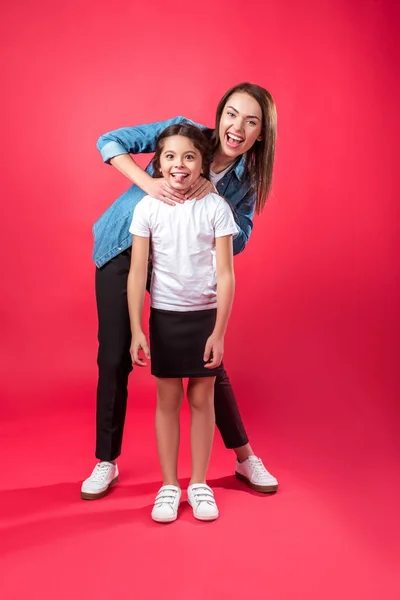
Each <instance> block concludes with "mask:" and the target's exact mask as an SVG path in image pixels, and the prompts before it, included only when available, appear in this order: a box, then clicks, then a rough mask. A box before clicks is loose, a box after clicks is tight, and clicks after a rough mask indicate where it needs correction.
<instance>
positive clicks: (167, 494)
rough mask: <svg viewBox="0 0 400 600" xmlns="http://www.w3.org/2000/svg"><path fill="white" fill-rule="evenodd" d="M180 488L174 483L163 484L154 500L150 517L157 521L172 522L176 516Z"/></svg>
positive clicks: (179, 499)
mask: <svg viewBox="0 0 400 600" xmlns="http://www.w3.org/2000/svg"><path fill="white" fill-rule="evenodd" d="M180 501H181V490H180V488H178V487H177V486H176V485H163V486H162V487H161V488H160V489H159V490H158V494H157V496H156V499H155V500H154V506H153V510H152V511H151V518H152V519H153V521H157V523H172V521H176V519H177V517H178V507H179V503H180Z"/></svg>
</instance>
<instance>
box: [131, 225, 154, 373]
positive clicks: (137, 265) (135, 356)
mask: <svg viewBox="0 0 400 600" xmlns="http://www.w3.org/2000/svg"><path fill="white" fill-rule="evenodd" d="M149 245H150V238H148V237H140V236H137V235H134V236H133V243H132V256H131V266H130V270H129V275H128V286H127V287H128V308H129V318H130V323H131V332H132V343H131V350H130V351H131V357H132V361H133V363H134V364H136V365H139V366H140V367H144V366H146V365H147V363H146V362H145V361H144V360H142V359H141V358H140V357H139V351H140V350H143V352H144V355H145V357H146V358H150V351H149V346H148V343H147V340H146V336H145V335H144V333H143V330H142V314H143V303H144V294H145V291H146V281H147V265H148V258H149Z"/></svg>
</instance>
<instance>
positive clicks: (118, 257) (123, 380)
mask: <svg viewBox="0 0 400 600" xmlns="http://www.w3.org/2000/svg"><path fill="white" fill-rule="evenodd" d="M182 123H190V121H189V120H188V119H185V118H184V117H176V118H175V119H171V120H169V121H164V122H159V123H152V124H149V125H142V126H138V127H128V128H123V129H118V130H117V131H114V132H111V133H108V134H106V135H104V136H101V137H100V139H99V141H98V144H97V145H98V148H99V150H100V152H101V154H102V157H103V160H104V161H105V162H110V163H111V164H112V165H113V166H114V167H116V168H117V169H118V170H119V171H121V172H122V173H123V174H124V175H125V176H126V177H128V178H129V179H130V180H131V181H133V182H134V183H135V184H136V185H133V186H132V187H131V188H129V189H128V190H127V191H126V192H125V193H124V194H122V196H120V197H119V198H118V199H117V200H116V201H115V202H114V204H112V205H111V206H110V208H109V209H108V210H107V211H106V212H105V213H104V214H103V215H102V216H101V217H100V219H99V220H98V221H97V222H96V223H95V225H94V227H93V233H94V240H95V243H94V251H93V258H94V261H95V263H96V266H97V269H96V300H97V309H98V318H99V352H98V367H99V379H98V387H97V413H96V457H97V459H99V462H98V463H97V464H96V466H95V468H94V470H93V472H92V474H91V475H90V477H88V479H86V480H85V481H84V482H83V484H82V488H81V496H82V498H85V499H90V500H93V499H97V498H101V497H102V496H104V495H105V494H107V493H108V491H109V489H110V487H111V485H113V484H114V483H116V481H117V479H118V466H117V464H116V459H117V458H118V456H119V455H120V453H121V445H122V435H123V429H124V422H125V413H126V401H127V396H128V376H129V373H130V371H131V370H132V361H131V357H130V354H129V347H130V342H131V332H130V326H129V314H128V306H127V300H126V283H127V277H128V272H129V265H130V253H131V249H130V246H131V243H132V236H131V234H130V232H129V226H130V224H131V221H132V213H133V211H134V209H135V207H136V206H137V205H138V203H139V202H140V201H141V200H142V198H143V197H144V196H145V195H146V194H148V195H149V196H151V197H152V198H157V199H159V200H161V201H163V202H164V203H168V204H176V206H175V208H173V210H177V209H179V208H180V206H179V203H181V202H183V201H184V200H185V197H186V198H188V199H189V200H191V199H193V198H194V197H196V198H197V199H201V198H203V197H204V196H205V194H206V193H209V192H212V191H215V189H214V187H213V186H214V185H215V186H216V188H217V190H218V192H219V193H221V194H222V195H223V196H224V197H225V198H226V199H227V200H228V201H229V202H230V204H231V206H232V207H233V209H234V211H235V215H236V222H237V225H238V228H239V233H238V235H237V236H236V237H235V239H234V242H233V253H234V254H238V253H239V252H242V251H243V250H244V248H245V247H246V244H247V242H248V240H249V237H250V234H251V230H252V227H253V216H254V212H255V211H256V212H261V210H262V208H263V206H264V204H265V201H266V199H267V196H268V193H269V191H270V187H271V181H272V171H273V164H274V155H275V139H276V109H275V104H274V101H273V99H272V97H271V95H270V94H269V93H268V92H267V91H266V90H265V89H263V88H261V87H260V86H258V85H254V84H250V83H242V84H239V85H237V86H235V87H233V88H231V89H230V90H228V91H227V92H226V94H224V96H223V98H222V99H221V101H220V102H219V104H218V106H217V112H216V124H215V130H210V129H206V128H204V133H205V135H207V137H209V138H210V140H211V143H212V147H213V156H212V163H211V171H210V179H211V182H212V183H211V182H210V181H208V180H207V179H206V178H204V177H202V176H200V177H199V179H198V180H197V181H196V182H193V184H192V185H191V186H190V189H189V190H188V191H186V193H185V194H183V193H182V192H181V191H179V190H178V189H175V188H173V187H172V186H171V185H170V184H169V182H168V181H166V180H165V179H164V178H158V179H154V178H153V177H151V173H152V168H151V165H150V166H149V167H148V169H147V170H146V171H143V170H142V169H141V168H140V167H139V166H138V165H137V164H136V163H135V162H134V160H133V159H132V158H131V156H130V154H140V153H144V152H154V150H155V143H156V140H157V137H158V136H159V135H160V133H161V132H162V131H163V130H164V129H165V128H166V127H167V126H169V125H172V124H182ZM149 173H150V174H149ZM214 404H215V419H216V425H217V427H218V428H219V430H220V433H221V435H222V438H223V441H224V443H225V446H226V447H227V448H233V449H234V451H235V453H236V456H237V461H236V467H235V473H236V476H237V477H238V478H240V479H242V480H243V481H244V482H245V483H247V484H248V485H249V486H250V487H252V488H253V489H255V490H258V491H260V492H275V491H276V490H277V488H278V482H277V480H276V479H275V477H273V476H272V475H271V474H270V473H269V472H268V471H267V469H266V468H265V467H264V465H263V463H262V461H261V460H260V459H259V458H258V457H256V456H255V455H254V453H253V450H252V448H251V446H250V444H249V440H248V437H247V434H246V431H245V428H244V425H243V423H242V420H241V417H240V413H239V409H238V406H237V403H236V398H235V395H234V393H233V390H232V386H231V384H230V381H229V378H228V376H227V374H226V371H225V370H223V369H222V370H221V372H220V373H218V374H217V375H216V382H215V393H214Z"/></svg>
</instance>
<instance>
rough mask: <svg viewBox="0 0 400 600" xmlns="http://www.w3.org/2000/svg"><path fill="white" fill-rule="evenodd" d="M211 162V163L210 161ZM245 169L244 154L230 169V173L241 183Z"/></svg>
mask: <svg viewBox="0 0 400 600" xmlns="http://www.w3.org/2000/svg"><path fill="white" fill-rule="evenodd" d="M211 161H212V159H211ZM245 167H246V154H242V156H241V157H240V158H239V159H238V160H237V161H236V163H235V165H234V167H233V169H232V171H233V172H234V173H235V175H236V177H237V178H238V180H239V181H242V177H243V174H244V169H245Z"/></svg>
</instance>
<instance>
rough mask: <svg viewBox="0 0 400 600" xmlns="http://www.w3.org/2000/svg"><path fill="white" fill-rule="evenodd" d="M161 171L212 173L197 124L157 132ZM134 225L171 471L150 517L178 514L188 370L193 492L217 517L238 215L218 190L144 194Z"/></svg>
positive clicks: (140, 294) (135, 318) (167, 174)
mask: <svg viewBox="0 0 400 600" xmlns="http://www.w3.org/2000/svg"><path fill="white" fill-rule="evenodd" d="M153 169H154V176H155V177H160V176H162V177H164V179H165V181H167V182H168V184H169V185H170V187H171V189H176V190H178V191H180V192H181V193H183V194H184V193H186V192H187V191H188V189H189V188H190V186H191V185H192V183H193V182H195V181H197V180H198V178H199V177H200V174H202V175H203V177H204V178H206V179H207V178H208V177H209V171H210V159H209V150H208V141H207V139H206V137H205V136H204V134H203V133H202V132H201V131H200V130H199V129H198V128H197V127H195V126H193V125H171V126H170V127H168V128H167V129H166V130H165V131H164V132H163V133H162V134H161V135H160V137H159V138H158V140H157V143H156V149H155V155H154V158H153ZM130 231H131V233H132V234H133V245H132V247H133V251H132V260H131V268H130V272H129V276H128V306H129V314H130V321H131V330H132V343H131V356H132V360H133V362H134V364H136V365H139V366H143V365H145V364H146V362H145V361H143V360H142V359H141V358H140V357H139V351H140V350H143V351H144V354H145V356H146V357H147V358H149V356H150V353H149V349H148V345H147V340H146V338H145V335H144V333H143V331H142V310H143V301H144V293H145V289H146V281H147V265H148V259H149V245H150V237H151V256H152V264H153V272H152V277H151V288H150V293H151V313H150V348H151V357H152V361H151V372H152V374H153V375H155V376H156V381H157V410H156V434H157V445H158V454H159V459H160V464H161V470H162V475H163V485H162V487H161V488H160V490H159V492H158V494H157V497H156V501H155V505H154V508H153V511H152V518H153V519H154V520H155V521H158V522H161V523H163V522H171V521H175V519H176V518H177V513H178V506H179V502H180V497H181V490H180V487H179V483H178V475H177V467H178V465H177V462H178V448H179V411H180V407H181V403H182V399H183V385H182V377H188V378H189V382H188V389H187V394H188V400H189V404H190V409H191V448H192V477H191V480H190V485H189V487H188V500H189V504H190V505H191V506H192V507H193V514H194V516H195V517H196V518H197V519H200V520H204V521H208V520H212V519H216V518H217V517H218V508H217V505H216V503H215V500H214V494H213V492H212V490H211V488H210V487H209V486H208V485H207V484H206V473H207V467H208V462H209V457H210V453H211V447H212V442H213V437H214V428H215V416H214V383H215V376H216V374H217V372H218V367H220V365H221V361H222V355H223V345H224V335H225V331H226V327H227V324H228V319H229V314H230V311H231V306H232V300H233V294H234V275H233V248H232V235H233V234H234V233H237V228H236V225H235V220H234V218H233V214H232V210H231V208H230V206H229V204H228V203H227V202H226V201H225V200H224V199H223V198H221V196H218V195H216V194H207V195H206V196H205V197H204V198H203V199H202V200H201V201H197V200H188V201H187V202H185V203H184V204H181V205H180V206H179V207H176V209H172V208H171V207H170V206H167V204H163V203H161V202H159V201H158V200H157V199H155V198H152V197H151V196H146V197H145V198H143V200H142V201H141V202H140V204H139V205H138V206H137V208H136V210H135V212H134V215H133V220H132V225H131V228H130ZM217 290H218V292H217Z"/></svg>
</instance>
